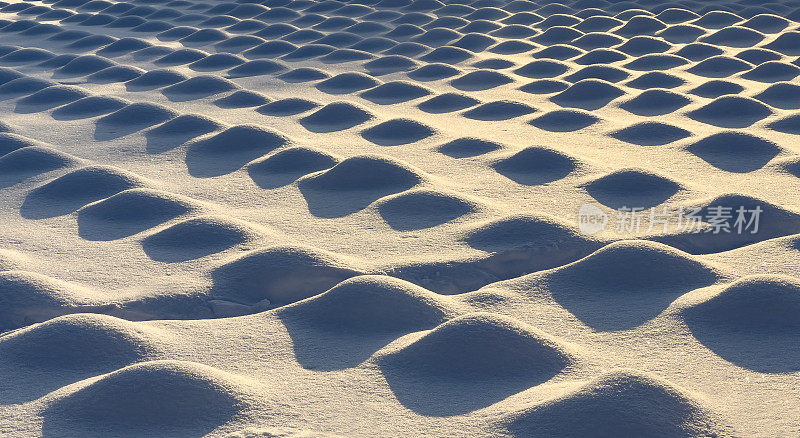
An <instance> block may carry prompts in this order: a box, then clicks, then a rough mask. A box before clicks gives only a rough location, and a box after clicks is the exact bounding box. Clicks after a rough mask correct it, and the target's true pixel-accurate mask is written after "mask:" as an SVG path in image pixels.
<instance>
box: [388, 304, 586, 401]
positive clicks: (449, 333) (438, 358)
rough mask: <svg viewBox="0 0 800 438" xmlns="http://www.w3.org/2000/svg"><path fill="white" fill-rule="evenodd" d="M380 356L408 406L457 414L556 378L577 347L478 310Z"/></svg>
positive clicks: (569, 362) (396, 388)
mask: <svg viewBox="0 0 800 438" xmlns="http://www.w3.org/2000/svg"><path fill="white" fill-rule="evenodd" d="M376 361H377V363H378V364H379V366H380V369H381V372H383V374H384V376H385V377H386V381H387V382H388V383H389V387H390V388H391V389H392V391H393V392H394V394H395V396H396V397H397V399H398V400H399V401H400V403H402V404H403V405H404V406H405V407H407V408H409V409H411V410H413V411H414V412H416V413H418V414H420V415H428V416H452V415H460V414H465V413H468V412H472V411H475V410H477V409H481V408H484V407H486V406H489V405H492V404H494V403H496V402H499V401H501V400H503V399H505V398H507V397H509V396H510V395H513V394H516V393H518V392H521V391H524V390H525V389H527V388H530V387H532V386H535V385H538V384H541V383H544V382H546V381H548V380H550V379H551V378H553V377H555V376H556V375H557V374H559V373H560V372H562V371H563V370H564V369H565V368H567V367H569V366H570V365H571V364H572V363H573V361H574V352H573V351H572V349H571V348H570V347H568V346H566V345H564V344H562V343H561V342H560V341H559V340H557V339H554V338H552V337H551V336H549V335H548V334H546V333H544V332H541V331H539V330H537V329H535V328H533V327H531V326H528V325H526V324H522V323H520V322H518V321H516V320H514V319H511V318H509V317H505V316H498V315H493V314H485V313H473V314H468V315H464V316H461V317H458V318H455V319H452V320H450V321H448V322H446V323H444V324H442V325H439V326H438V327H436V328H434V329H433V330H431V331H430V332H428V333H426V334H424V335H422V336H421V337H420V338H418V339H416V340H415V341H414V342H411V343H410V344H408V345H405V346H402V347H399V348H397V349H394V350H392V351H389V352H386V353H385V354H382V355H381V356H379V357H377V358H376Z"/></svg>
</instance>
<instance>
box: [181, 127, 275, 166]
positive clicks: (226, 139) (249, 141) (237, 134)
mask: <svg viewBox="0 0 800 438" xmlns="http://www.w3.org/2000/svg"><path fill="white" fill-rule="evenodd" d="M287 143H289V139H288V138H287V137H286V136H284V135H283V134H281V133H278V132H275V131H271V130H268V129H265V128H262V127H261V126H258V125H236V126H233V127H230V128H228V129H226V130H224V131H222V132H220V133H218V134H215V135H213V136H211V137H208V138H203V139H199V140H195V141H193V142H191V143H189V144H188V148H187V150H186V167H188V169H189V173H190V174H191V175H192V176H194V177H197V178H210V177H214V176H221V175H226V174H229V173H231V172H234V171H236V170H238V169H239V168H241V167H242V166H244V165H245V164H246V163H248V162H250V161H252V160H254V159H255V158H258V157H260V156H262V155H264V154H266V153H268V152H271V151H273V150H275V149H277V148H279V147H281V146H284V145H286V144H287Z"/></svg>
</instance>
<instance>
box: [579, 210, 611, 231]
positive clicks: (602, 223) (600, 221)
mask: <svg viewBox="0 0 800 438" xmlns="http://www.w3.org/2000/svg"><path fill="white" fill-rule="evenodd" d="M606 225H608V216H606V213H605V212H604V211H603V210H602V209H601V208H600V207H598V206H596V205H594V204H583V205H581V208H580V209H579V210H578V230H579V231H580V232H581V233H583V234H586V235H589V236H591V235H592V234H595V233H598V232H600V231H603V230H605V229H606Z"/></svg>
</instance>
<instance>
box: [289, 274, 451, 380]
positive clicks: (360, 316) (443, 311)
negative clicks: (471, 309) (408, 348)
mask: <svg viewBox="0 0 800 438" xmlns="http://www.w3.org/2000/svg"><path fill="white" fill-rule="evenodd" d="M453 314H454V311H453V309H452V303H450V301H449V299H447V298H445V297H441V296H439V295H437V294H435V293H433V292H431V291H428V290H426V289H424V288H422V287H419V286H416V285H414V284H411V283H408V282H406V281H403V280H399V279H396V278H392V277H386V276H382V275H364V276H357V277H353V278H350V279H348V280H345V281H343V282H341V283H339V284H337V285H336V286H334V287H332V288H331V289H329V290H328V291H326V292H324V293H322V294H320V295H317V296H314V297H311V298H308V299H306V300H303V301H300V302H298V303H295V304H292V305H289V306H286V307H283V308H281V309H280V310H278V311H277V315H278V317H279V318H280V319H281V321H282V322H283V323H284V324H285V325H286V329H287V330H288V331H289V335H290V336H291V337H292V342H293V344H294V351H295V356H296V358H297V361H298V362H300V364H301V365H302V366H303V368H306V369H313V370H318V371H331V370H338V369H345V368H350V367H354V366H356V365H358V364H360V363H362V362H364V361H365V360H367V359H368V358H369V357H370V356H372V355H373V354H374V353H375V352H376V351H378V350H379V349H381V348H382V347H384V346H385V345H387V344H388V343H389V342H391V341H393V340H394V339H396V338H398V337H400V336H403V335H405V334H407V333H410V332H415V331H420V330H427V329H430V328H433V327H435V326H437V325H438V324H441V323H442V322H444V321H445V320H447V319H448V317H450V316H451V315H453Z"/></svg>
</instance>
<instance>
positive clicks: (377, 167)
mask: <svg viewBox="0 0 800 438" xmlns="http://www.w3.org/2000/svg"><path fill="white" fill-rule="evenodd" d="M423 180H424V177H423V175H422V173H421V172H420V171H418V170H416V169H413V168H411V167H409V166H407V165H406V164H404V163H401V162H399V161H395V160H393V159H390V158H386V157H382V156H377V155H361V156H355V157H350V158H348V159H346V160H344V161H342V162H340V163H338V164H336V165H335V166H333V167H332V168H330V169H328V170H326V171H324V172H320V173H316V174H312V175H308V176H306V177H304V178H301V179H300V180H299V181H298V187H299V188H300V191H301V193H302V194H303V196H304V197H305V199H306V202H307V203H308V209H309V211H310V212H311V214H313V215H315V216H317V217H328V218H331V217H343V216H347V215H349V214H352V213H355V212H357V211H360V210H363V209H364V208H365V207H367V206H368V205H369V204H371V203H372V202H374V201H375V200H377V199H379V198H382V197H384V196H386V195H390V194H393V193H398V192H402V191H404V190H407V189H410V188H411V187H414V186H416V185H417V184H420V183H421V182H423Z"/></svg>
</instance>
